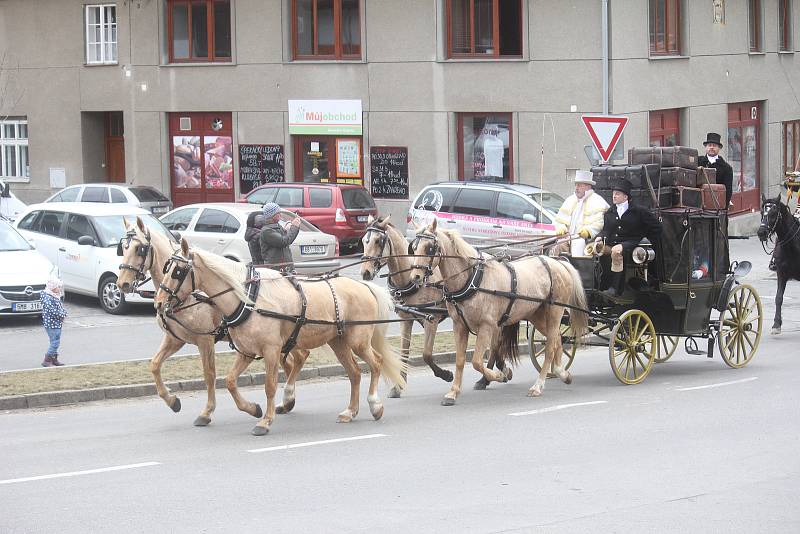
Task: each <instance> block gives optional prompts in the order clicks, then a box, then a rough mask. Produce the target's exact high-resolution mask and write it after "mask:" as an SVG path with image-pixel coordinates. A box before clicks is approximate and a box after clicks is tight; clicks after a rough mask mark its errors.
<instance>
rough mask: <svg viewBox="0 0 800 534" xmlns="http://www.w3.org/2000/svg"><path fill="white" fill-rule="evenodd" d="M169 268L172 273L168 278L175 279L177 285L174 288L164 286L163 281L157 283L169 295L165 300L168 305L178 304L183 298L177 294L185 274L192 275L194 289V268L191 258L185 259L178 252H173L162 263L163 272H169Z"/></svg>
mask: <svg viewBox="0 0 800 534" xmlns="http://www.w3.org/2000/svg"><path fill="white" fill-rule="evenodd" d="M170 269H172V274H171V275H170V278H172V279H173V280H177V282H178V285H177V286H176V287H175V289H171V288H170V287H168V286H166V285H165V284H164V282H161V283H160V284H159V288H161V290H163V291H164V292H165V293H167V294H168V295H169V299H168V300H167V304H168V305H170V306H171V305H173V304H175V306H180V305H182V304H183V299H181V298H180V297H179V296H178V291H180V289H181V287H182V286H183V283H184V282H185V281H186V277H187V275H189V274H191V275H192V291H194V290H195V283H194V269H192V260H187V259H186V258H184V257H183V256H179V255H178V254H173V255H172V256H170V258H169V259H168V260H167V262H166V263H165V264H164V270H163V273H164V274H167V273H169V271H170Z"/></svg>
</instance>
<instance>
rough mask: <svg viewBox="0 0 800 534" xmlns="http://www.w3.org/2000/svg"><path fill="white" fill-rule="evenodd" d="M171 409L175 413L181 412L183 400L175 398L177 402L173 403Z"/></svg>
mask: <svg viewBox="0 0 800 534" xmlns="http://www.w3.org/2000/svg"><path fill="white" fill-rule="evenodd" d="M170 408H171V409H172V411H173V412H175V413H178V412H179V411H181V400H180V399H179V398H178V397H175V402H173V403H172V406H170Z"/></svg>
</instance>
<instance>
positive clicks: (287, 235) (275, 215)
mask: <svg viewBox="0 0 800 534" xmlns="http://www.w3.org/2000/svg"><path fill="white" fill-rule="evenodd" d="M280 211H281V208H280V206H278V205H277V204H275V203H274V202H267V203H266V204H264V207H263V208H261V213H262V214H263V215H264V227H263V228H262V229H261V234H260V235H259V243H260V244H261V260H262V261H263V262H264V264H266V265H268V266H270V268H272V269H275V270H278V271H281V272H284V273H290V272H292V271H293V270H294V261H293V260H292V251H291V250H289V245H291V244H292V243H293V242H294V240H295V238H296V237H297V234H298V232H299V231H300V217H296V218H294V219H292V222H291V223H290V224H289V225H287V227H286V228H284V227H283V226H282V225H281V224H280V222H279V216H280Z"/></svg>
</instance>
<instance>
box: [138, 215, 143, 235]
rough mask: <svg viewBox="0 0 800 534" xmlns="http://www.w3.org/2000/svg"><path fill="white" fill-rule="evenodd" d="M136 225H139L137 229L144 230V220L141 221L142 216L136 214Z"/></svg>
mask: <svg viewBox="0 0 800 534" xmlns="http://www.w3.org/2000/svg"><path fill="white" fill-rule="evenodd" d="M136 226H138V227H139V230H141V231H142V232H144V222H143V221H142V218H141V217H139V216H138V215H137V216H136Z"/></svg>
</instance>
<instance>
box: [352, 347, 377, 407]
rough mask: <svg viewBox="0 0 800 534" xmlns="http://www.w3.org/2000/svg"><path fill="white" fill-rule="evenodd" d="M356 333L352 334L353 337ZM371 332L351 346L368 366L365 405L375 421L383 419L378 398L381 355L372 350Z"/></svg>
mask: <svg viewBox="0 0 800 534" xmlns="http://www.w3.org/2000/svg"><path fill="white" fill-rule="evenodd" d="M355 335H356V333H355V332H354V337H355ZM371 339H372V332H369V334H368V335H365V336H363V340H362V339H361V338H359V339H358V342H357V343H355V344H354V346H353V352H355V353H356V354H357V355H358V356H359V357H360V358H361V359H362V360H364V362H366V364H367V365H369V392H368V393H367V403H369V411H370V413H371V414H372V417H373V418H374V419H375V420H376V421H377V420H378V419H380V418H381V417H383V402H381V398H380V396H378V382H379V381H380V378H381V365H382V360H381V355H380V354H378V353H377V352H375V351H374V350H372V344H371Z"/></svg>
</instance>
